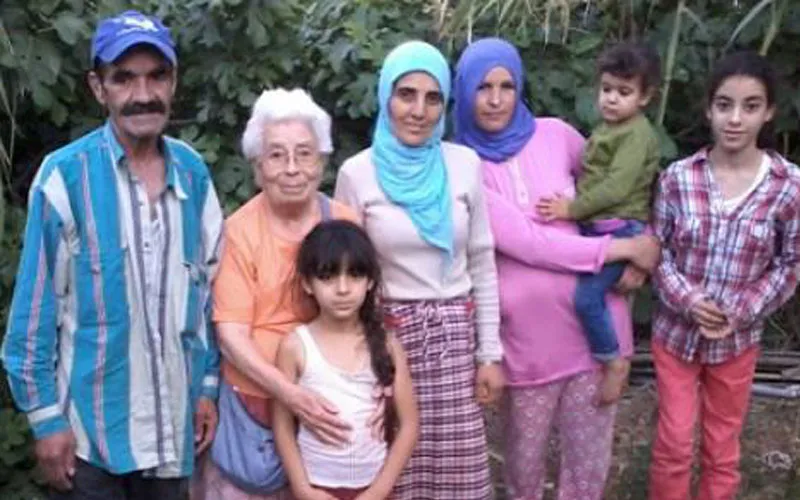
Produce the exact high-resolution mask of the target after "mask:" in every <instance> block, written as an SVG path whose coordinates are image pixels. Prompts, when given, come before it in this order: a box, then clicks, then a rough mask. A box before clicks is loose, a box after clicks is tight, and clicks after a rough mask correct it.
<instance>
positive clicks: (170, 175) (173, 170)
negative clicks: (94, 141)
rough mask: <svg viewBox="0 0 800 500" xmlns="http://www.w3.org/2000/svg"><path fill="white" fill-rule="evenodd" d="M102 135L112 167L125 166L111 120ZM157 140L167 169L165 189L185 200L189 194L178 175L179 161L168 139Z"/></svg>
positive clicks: (123, 152) (122, 152)
mask: <svg viewBox="0 0 800 500" xmlns="http://www.w3.org/2000/svg"><path fill="white" fill-rule="evenodd" d="M103 136H104V138H105V141H106V144H107V145H108V148H109V150H110V151H111V158H112V160H113V161H114V168H126V162H125V161H124V160H125V149H123V147H122V144H120V143H119V141H118V140H117V136H116V134H114V128H113V127H112V125H111V120H108V121H107V122H106V124H105V126H104V127H103ZM159 141H160V143H159V145H160V148H161V151H162V152H163V154H164V164H165V165H166V170H167V171H166V185H167V189H171V190H172V191H173V192H174V193H175V196H177V197H178V199H179V200H185V199H187V198H188V197H189V196H188V195H187V194H186V190H185V189H184V188H183V183H182V182H181V178H180V176H179V175H178V169H179V167H180V161H179V160H178V159H177V158H176V156H175V154H174V152H173V151H172V148H171V146H170V143H169V141H168V140H165V139H164V138H163V137H161V138H160V139H159Z"/></svg>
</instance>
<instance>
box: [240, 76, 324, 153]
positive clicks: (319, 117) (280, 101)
mask: <svg viewBox="0 0 800 500" xmlns="http://www.w3.org/2000/svg"><path fill="white" fill-rule="evenodd" d="M287 120H303V121H305V122H307V123H308V125H309V126H310V127H311V131H312V132H313V133H314V135H315V136H316V137H317V144H319V151H320V153H323V154H330V153H332V152H333V142H332V141H331V117H330V115H328V113H326V112H325V110H324V109H322V108H321V107H319V106H318V105H317V103H315V102H314V100H313V99H312V98H311V96H310V95H308V94H307V93H306V92H305V91H304V90H302V89H292V90H286V89H282V88H280V89H275V90H265V91H264V92H262V93H261V96H259V98H258V99H257V100H256V102H255V104H253V112H252V114H251V115H250V119H249V120H248V121H247V127H245V129H244V134H242V152H243V153H244V156H245V158H247V159H248V160H251V161H253V160H256V159H258V158H259V157H260V156H261V155H262V154H263V152H264V145H263V138H264V126H265V125H267V124H268V123H275V122H282V121H287Z"/></svg>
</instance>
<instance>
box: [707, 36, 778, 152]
mask: <svg viewBox="0 0 800 500" xmlns="http://www.w3.org/2000/svg"><path fill="white" fill-rule="evenodd" d="M732 76H749V77H751V78H754V79H756V80H758V81H759V82H761V84H762V85H764V90H765V91H766V94H767V106H774V105H775V99H776V96H775V94H776V93H777V88H778V77H777V75H776V74H775V70H774V69H773V68H772V65H771V64H770V63H769V61H767V59H766V58H765V57H764V56H762V55H760V54H758V53H757V52H753V51H741V52H734V53H732V54H728V55H727V56H725V57H723V58H722V59H721V60H720V61H719V62H718V63H717V65H716V66H714V71H713V72H712V73H711V79H710V80H709V82H708V93H707V94H706V106H707V108H708V109H710V108H711V104H712V103H713V101H714V95H715V94H716V93H717V90H719V88H720V87H721V86H722V84H723V83H725V80H727V79H728V78H730V77H732ZM774 121H775V120H774V118H773V119H772V120H770V121H769V122H767V123H765V124H764V125H763V126H762V127H761V130H760V131H759V133H758V138H757V140H756V145H757V146H758V147H759V148H761V149H776V148H777V140H776V135H775V125H774Z"/></svg>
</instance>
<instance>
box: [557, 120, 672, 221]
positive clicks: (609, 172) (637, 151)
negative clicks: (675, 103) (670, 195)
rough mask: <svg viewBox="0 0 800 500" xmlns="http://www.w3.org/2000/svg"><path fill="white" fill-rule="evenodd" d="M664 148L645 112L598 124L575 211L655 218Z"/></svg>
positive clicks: (579, 216)
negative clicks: (654, 196)
mask: <svg viewBox="0 0 800 500" xmlns="http://www.w3.org/2000/svg"><path fill="white" fill-rule="evenodd" d="M659 151H660V149H659V142H658V135H657V134H656V131H655V129H654V128H653V126H652V125H651V124H650V121H649V120H648V119H647V117H646V116H644V114H639V115H638V116H636V117H634V118H631V119H630V120H629V121H627V122H625V123H623V124H622V125H616V126H614V125H608V124H606V123H603V124H601V125H599V126H597V127H596V128H595V129H594V131H592V136H591V137H590V138H589V141H588V143H587V145H586V152H585V154H584V165H583V173H582V174H581V177H580V179H579V180H578V187H577V195H576V197H575V200H573V202H572V203H570V206H569V214H570V216H571V217H572V218H573V219H574V220H582V221H595V220H602V219H635V220H641V221H645V222H646V221H649V219H650V206H651V202H652V200H651V198H652V187H653V181H654V180H655V178H656V175H657V174H658V161H659Z"/></svg>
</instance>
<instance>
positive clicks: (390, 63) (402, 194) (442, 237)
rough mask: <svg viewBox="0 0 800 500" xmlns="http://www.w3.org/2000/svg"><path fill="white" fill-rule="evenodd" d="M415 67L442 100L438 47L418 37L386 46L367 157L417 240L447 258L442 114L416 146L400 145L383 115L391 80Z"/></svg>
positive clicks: (445, 72)
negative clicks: (389, 48) (436, 85)
mask: <svg viewBox="0 0 800 500" xmlns="http://www.w3.org/2000/svg"><path fill="white" fill-rule="evenodd" d="M417 71H423V72H425V73H428V74H429V75H430V76H431V77H433V78H434V79H435V80H436V81H437V82H438V83H439V89H440V91H441V92H442V95H443V97H444V102H445V103H447V101H448V99H449V97H450V68H449V67H448V65H447V61H446V60H445V58H444V56H443V55H442V54H441V52H439V51H438V50H437V49H436V48H434V47H433V46H432V45H430V44H427V43H425V42H420V41H412V42H406V43H403V44H401V45H399V46H398V47H396V48H395V49H394V50H392V51H391V52H390V53H389V55H388V56H386V59H385V60H384V62H383V67H382V68H381V74H380V79H379V81H378V106H379V112H378V123H377V125H376V127H375V133H374V134H373V136H372V161H373V163H374V164H375V167H376V171H377V174H378V184H380V187H381V189H382V190H383V192H384V193H385V194H386V197H387V198H389V200H391V201H392V202H393V203H395V204H397V205H399V206H400V207H402V208H403V210H405V211H406V213H407V214H408V216H409V217H410V218H411V222H413V223H414V227H416V228H417V231H418V232H419V235H420V236H421V237H422V239H423V240H425V241H426V242H428V243H429V244H431V245H433V246H435V247H437V248H440V249H441V250H442V251H444V252H445V253H446V254H447V257H448V260H449V259H450V258H452V256H453V213H452V203H451V201H450V188H449V184H448V180H447V168H446V167H445V164H444V156H443V153H442V136H443V135H444V122H445V113H444V111H442V116H441V117H440V118H439V123H437V124H436V127H435V128H434V131H433V135H431V137H430V138H429V139H428V140H427V141H425V142H424V143H423V144H421V145H419V146H416V147H411V146H406V145H405V144H403V143H402V142H400V141H399V140H398V139H397V138H396V137H395V135H394V133H393V132H392V119H391V116H389V100H390V99H391V97H392V90H393V89H394V84H395V83H396V82H397V80H399V79H400V78H401V77H403V76H404V75H406V74H408V73H412V72H417ZM387 230H391V228H387Z"/></svg>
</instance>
